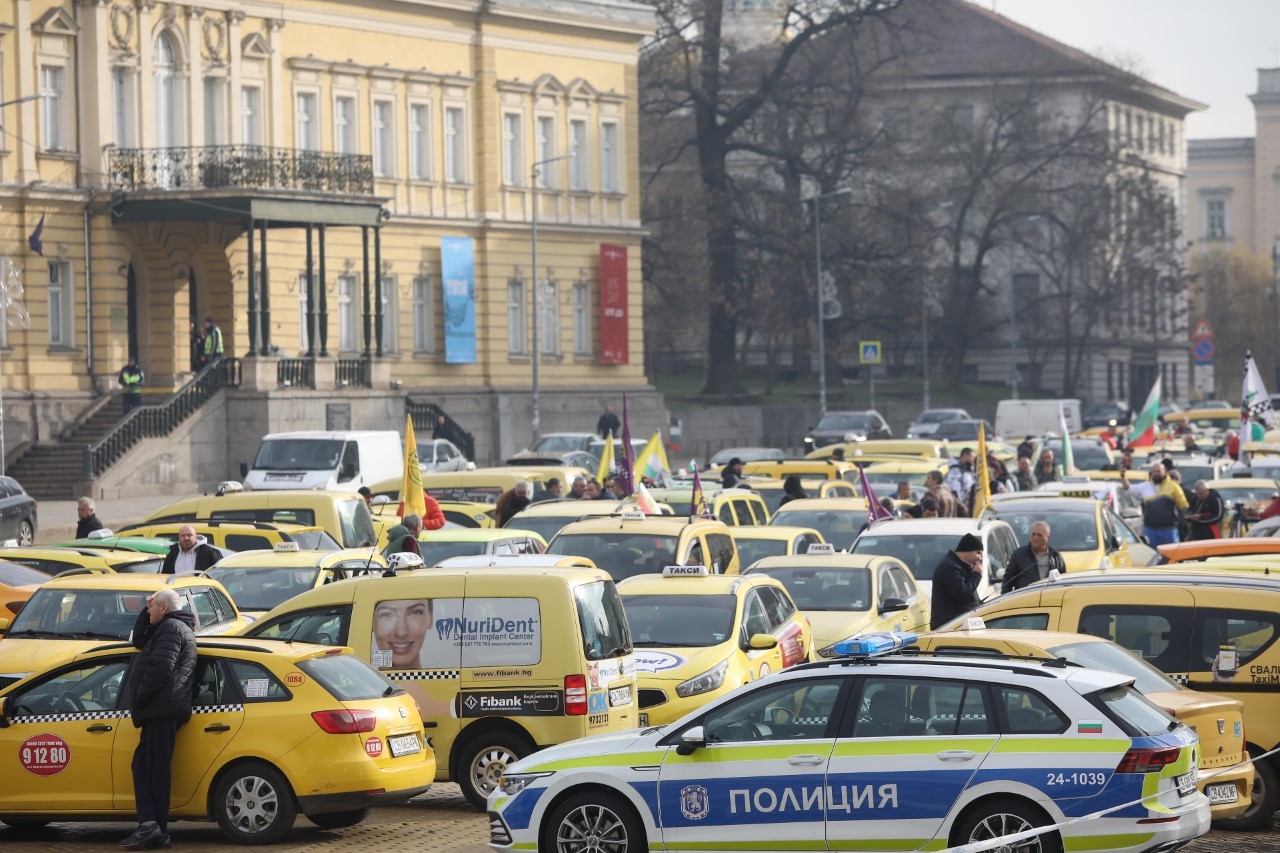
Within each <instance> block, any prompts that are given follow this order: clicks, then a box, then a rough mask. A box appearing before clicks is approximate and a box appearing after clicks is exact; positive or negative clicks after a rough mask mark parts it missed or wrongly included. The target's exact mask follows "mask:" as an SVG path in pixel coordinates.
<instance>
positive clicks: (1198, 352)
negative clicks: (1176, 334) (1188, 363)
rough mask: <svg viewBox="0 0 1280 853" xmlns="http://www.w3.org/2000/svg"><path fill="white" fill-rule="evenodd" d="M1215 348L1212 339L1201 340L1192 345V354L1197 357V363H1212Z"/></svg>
mask: <svg viewBox="0 0 1280 853" xmlns="http://www.w3.org/2000/svg"><path fill="white" fill-rule="evenodd" d="M1215 349H1216V347H1214V345H1213V341H1212V340H1207V339H1206V340H1199V341H1196V342H1195V343H1194V344H1192V345H1191V354H1192V356H1194V357H1195V360H1196V364H1210V363H1212V362H1213V353H1214V351H1215Z"/></svg>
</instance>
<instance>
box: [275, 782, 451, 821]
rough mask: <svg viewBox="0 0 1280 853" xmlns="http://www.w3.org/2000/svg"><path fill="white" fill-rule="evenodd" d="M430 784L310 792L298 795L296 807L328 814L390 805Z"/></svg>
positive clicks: (308, 813) (426, 787) (304, 810)
mask: <svg viewBox="0 0 1280 853" xmlns="http://www.w3.org/2000/svg"><path fill="white" fill-rule="evenodd" d="M430 787H431V786H430V785H422V786H420V787H416V788H403V789H401V790H399V791H376V792H374V791H350V792H348V793H345V794H311V795H310V796H305V797H298V807H299V808H300V809H302V813H303V814H304V815H307V816H308V817H310V816H311V815H320V814H330V813H332V812H351V811H356V810H357V809H367V808H369V807H370V806H392V805H396V804H398V803H403V802H405V801H406V800H409V799H411V798H413V797H416V796H418V795H419V794H422V793H425V792H426V791H427V790H428V789H429V788H430Z"/></svg>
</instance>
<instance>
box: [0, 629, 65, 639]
mask: <svg viewBox="0 0 1280 853" xmlns="http://www.w3.org/2000/svg"><path fill="white" fill-rule="evenodd" d="M5 636H6V637H70V636H72V635H71V634H64V633H62V632H61V631H31V630H26V631H10V632H9V633H7V634H5Z"/></svg>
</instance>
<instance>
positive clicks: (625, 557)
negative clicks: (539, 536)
mask: <svg viewBox="0 0 1280 853" xmlns="http://www.w3.org/2000/svg"><path fill="white" fill-rule="evenodd" d="M678 545H679V540H678V539H677V538H676V537H675V536H657V535H654V534H652V533H627V532H625V531H624V532H619V533H571V534H568V535H565V534H563V533H561V534H559V535H557V536H556V538H555V539H553V540H552V542H551V544H550V545H549V546H548V547H547V553H548V554H561V555H566V556H573V557H586V558H587V559H589V560H591V561H592V562H594V563H595V564H596V565H597V566H599V567H600V568H602V569H604V570H605V571H606V572H608V573H609V574H610V575H611V576H612V577H613V579H614V580H615V581H621V580H625V579H626V578H629V577H632V576H633V575H643V574H652V573H660V572H661V571H662V570H663V569H664V568H665V567H667V566H671V565H675V563H676V558H677V555H676V547H677V546H678Z"/></svg>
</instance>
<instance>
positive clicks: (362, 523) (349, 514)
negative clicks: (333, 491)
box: [337, 498, 378, 548]
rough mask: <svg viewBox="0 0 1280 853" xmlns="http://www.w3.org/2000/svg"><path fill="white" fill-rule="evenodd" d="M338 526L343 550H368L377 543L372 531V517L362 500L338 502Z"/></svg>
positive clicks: (376, 537) (353, 499)
mask: <svg viewBox="0 0 1280 853" xmlns="http://www.w3.org/2000/svg"><path fill="white" fill-rule="evenodd" d="M337 509H338V524H339V525H341V527H342V545H343V547H345V548H368V547H369V546H370V545H372V544H374V543H375V542H377V541H378V534H377V533H375V532H374V530H373V516H372V515H370V514H369V507H368V505H367V504H365V502H364V498H352V499H351V500H345V501H338V503H337Z"/></svg>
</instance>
